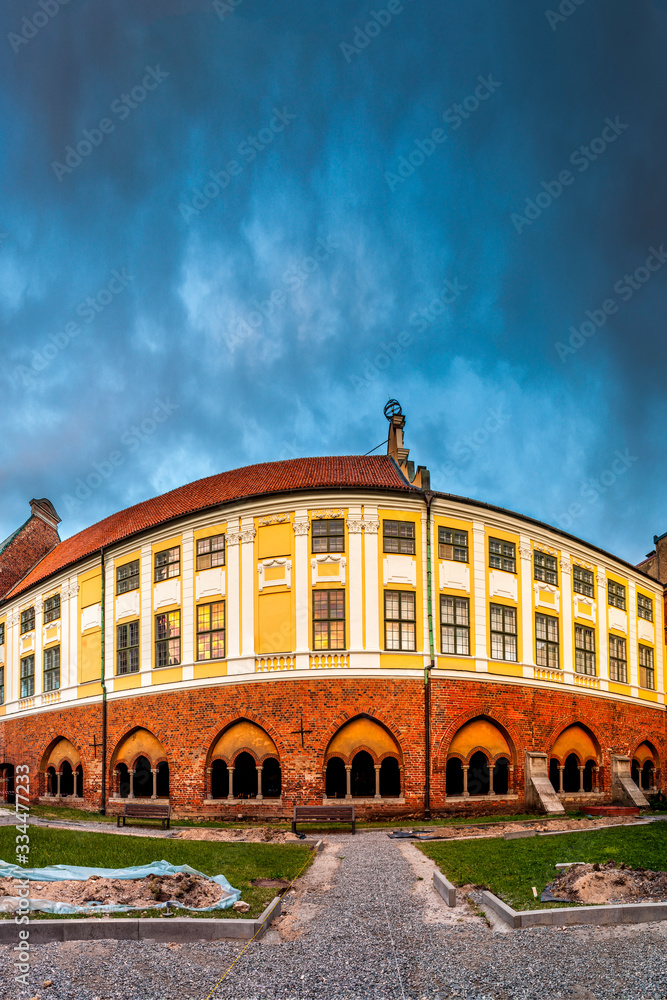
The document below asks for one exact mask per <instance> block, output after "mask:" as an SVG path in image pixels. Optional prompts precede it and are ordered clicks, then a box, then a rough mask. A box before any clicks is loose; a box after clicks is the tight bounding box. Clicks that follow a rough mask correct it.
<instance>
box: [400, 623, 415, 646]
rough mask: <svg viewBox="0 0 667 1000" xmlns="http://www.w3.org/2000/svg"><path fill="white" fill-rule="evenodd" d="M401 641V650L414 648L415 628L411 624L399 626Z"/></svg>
mask: <svg viewBox="0 0 667 1000" xmlns="http://www.w3.org/2000/svg"><path fill="white" fill-rule="evenodd" d="M401 641H402V644H403V649H414V648H415V627H414V625H412V624H406V623H403V624H402V625H401Z"/></svg>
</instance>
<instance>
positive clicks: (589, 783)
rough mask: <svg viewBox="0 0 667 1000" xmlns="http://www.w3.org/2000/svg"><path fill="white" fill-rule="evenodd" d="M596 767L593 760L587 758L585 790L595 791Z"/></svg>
mask: <svg viewBox="0 0 667 1000" xmlns="http://www.w3.org/2000/svg"><path fill="white" fill-rule="evenodd" d="M594 768H595V764H594V762H593V761H592V760H587V761H586V765H585V767H584V789H583V790H584V791H585V792H592V791H593V771H594Z"/></svg>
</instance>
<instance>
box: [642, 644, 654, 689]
mask: <svg viewBox="0 0 667 1000" xmlns="http://www.w3.org/2000/svg"><path fill="white" fill-rule="evenodd" d="M639 686H640V687H643V688H648V689H649V690H650V691H655V671H654V669H653V650H652V649H651V647H650V646H640V647H639Z"/></svg>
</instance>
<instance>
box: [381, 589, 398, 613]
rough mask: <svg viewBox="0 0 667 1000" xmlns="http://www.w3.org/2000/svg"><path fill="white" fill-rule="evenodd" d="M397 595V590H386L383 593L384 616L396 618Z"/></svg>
mask: <svg viewBox="0 0 667 1000" xmlns="http://www.w3.org/2000/svg"><path fill="white" fill-rule="evenodd" d="M398 607H399V597H398V591H396V590H386V591H385V594H384V608H385V617H386V618H398Z"/></svg>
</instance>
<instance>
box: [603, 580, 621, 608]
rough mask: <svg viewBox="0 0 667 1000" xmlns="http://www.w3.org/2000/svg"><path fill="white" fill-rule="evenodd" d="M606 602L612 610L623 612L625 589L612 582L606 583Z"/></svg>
mask: <svg viewBox="0 0 667 1000" xmlns="http://www.w3.org/2000/svg"><path fill="white" fill-rule="evenodd" d="M607 602H608V603H609V604H610V605H611V606H612V607H613V608H620V609H621V611H625V587H624V586H623V585H622V584H620V583H615V582H614V581H613V580H608V581H607Z"/></svg>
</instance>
